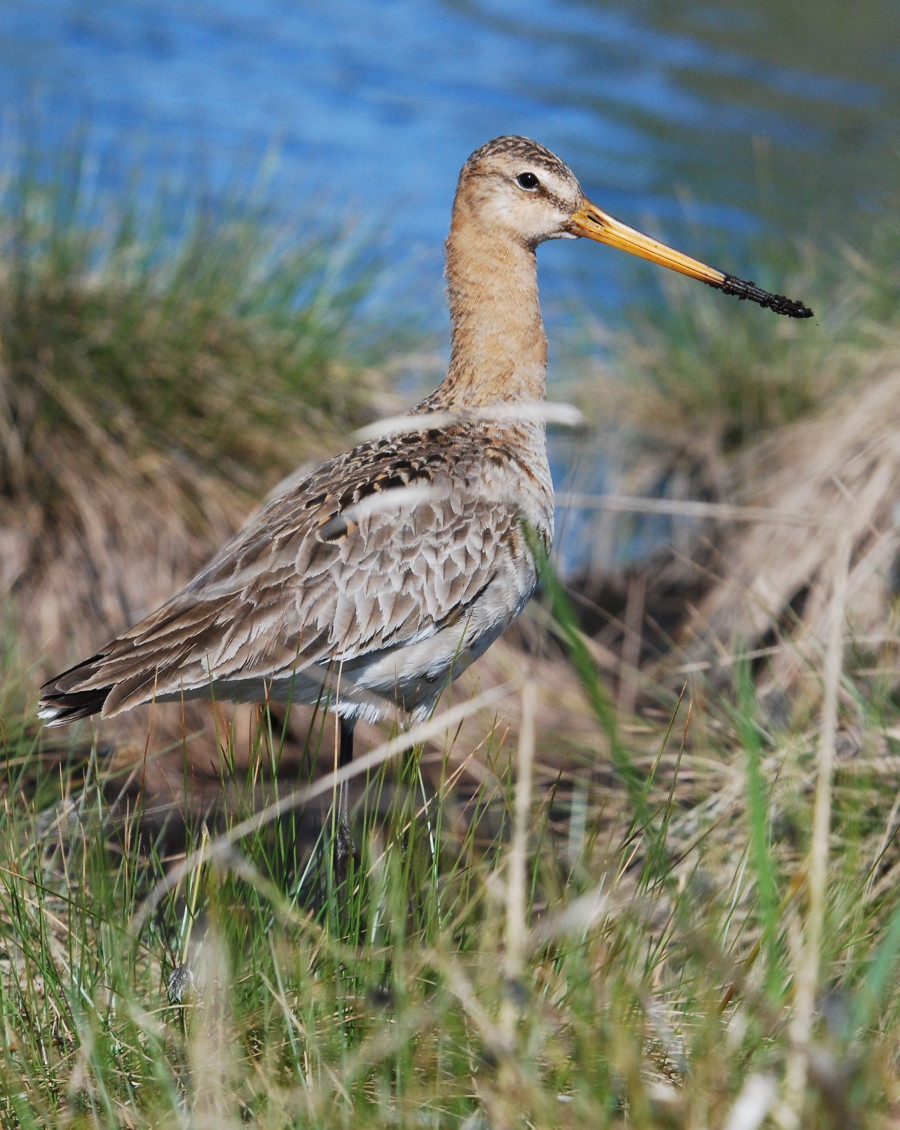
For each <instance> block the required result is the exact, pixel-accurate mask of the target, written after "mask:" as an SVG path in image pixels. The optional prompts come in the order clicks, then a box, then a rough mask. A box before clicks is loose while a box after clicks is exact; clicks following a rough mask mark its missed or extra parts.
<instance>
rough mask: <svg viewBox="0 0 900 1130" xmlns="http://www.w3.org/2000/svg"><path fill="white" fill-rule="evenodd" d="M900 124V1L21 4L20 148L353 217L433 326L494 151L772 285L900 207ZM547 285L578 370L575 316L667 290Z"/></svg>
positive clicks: (627, 281)
mask: <svg viewBox="0 0 900 1130" xmlns="http://www.w3.org/2000/svg"><path fill="white" fill-rule="evenodd" d="M898 123H900V5H898V4H897V3H896V2H895V0H854V3H853V4H848V3H846V2H845V0H819V2H818V3H816V4H815V5H811V4H805V3H799V2H798V0H794V2H791V0H787V2H785V0H739V2H737V0H729V2H725V0H720V2H715V0H708V2H705V3H700V2H692V0H682V2H680V3H677V4H676V3H670V2H665V0H656V2H652V0H619V2H608V3H602V2H596V0H377V2H373V0H329V2H327V3H325V2H322V0H308V2H305V3H303V2H296V0H215V2H212V0H200V2H194V3H188V2H186V0H4V2H3V3H2V4H0V149H2V147H3V145H4V144H8V143H9V142H10V141H11V140H14V139H15V138H16V135H17V134H21V133H22V132H23V131H25V132H28V131H29V130H30V131H32V132H34V133H35V134H36V135H37V136H38V137H39V139H40V144H41V145H42V146H43V147H44V148H45V149H47V150H53V149H55V148H59V147H62V146H65V145H66V144H68V143H70V142H71V139H72V138H73V137H74V136H75V135H77V134H78V133H79V132H80V131H81V132H83V133H84V136H85V139H86V140H85V144H86V145H87V146H88V147H89V149H90V150H91V151H92V152H93V153H95V154H96V155H97V159H98V167H99V168H101V169H103V170H105V174H104V175H106V176H107V177H108V178H109V181H110V183H111V184H114V183H115V171H116V169H117V168H119V169H122V170H126V171H131V170H133V169H134V168H135V167H136V168H138V169H140V170H141V175H142V176H144V175H145V176H146V178H147V179H148V181H149V180H151V179H153V178H154V177H155V176H157V175H158V174H160V173H162V174H166V173H167V171H174V172H175V173H177V175H178V176H180V177H182V178H184V177H187V178H189V179H190V178H196V182H197V184H198V185H202V187H203V191H204V193H211V194H212V195H213V197H215V195H216V194H217V193H220V192H221V193H222V194H228V195H230V196H234V195H238V196H240V194H241V192H247V193H248V194H249V193H251V191H256V192H257V193H260V192H262V193H263V195H265V197H266V199H267V200H269V201H270V202H271V205H272V208H273V209H274V211H275V212H276V213H279V214H281V215H283V216H284V217H291V218H295V219H294V220H293V222H295V223H296V225H297V228H298V230H299V229H301V228H302V226H303V225H304V224H306V223H310V222H315V216H314V214H313V217H312V220H311V218H310V217H311V213H314V212H315V209H316V208H320V209H322V210H323V211H325V212H327V214H328V215H329V216H330V217H334V216H335V215H340V216H342V217H346V219H347V221H348V222H349V223H351V224H355V225H358V226H359V227H360V228H361V229H363V230H364V231H366V232H368V233H369V235H370V236H371V238H373V239H374V240H375V241H376V243H377V244H378V246H379V248H380V249H381V251H382V253H383V255H384V256H385V258H386V259H387V260H389V261H391V262H393V263H395V264H396V266H395V268H394V275H395V276H396V277H403V278H405V279H406V280H412V283H411V284H410V285H408V286H407V287H406V289H405V290H403V291H402V293H403V295H404V298H403V301H404V302H405V303H408V304H409V305H410V306H411V307H416V315H417V317H420V318H421V320H422V323H423V324H424V325H430V326H433V327H444V328H445V321H446V315H445V313H444V307H443V296H442V283H441V269H440V261H441V249H442V242H443V239H444V235H445V233H446V227H447V221H448V216H449V210H450V204H451V200H452V195H453V189H454V185H455V179H456V175H457V172H458V169H459V166H460V164H461V163H462V161H463V160H464V159H465V157H466V156H467V155H468V153H469V152H470V151H471V150H472V149H474V148H475V147H476V146H478V145H480V144H481V143H482V142H484V141H485V140H487V139H488V138H490V137H493V136H495V135H497V134H501V133H524V134H526V135H530V136H532V137H535V138H537V139H538V140H539V141H541V142H543V143H544V144H546V145H548V146H550V147H551V148H552V149H554V150H556V151H557V152H558V153H560V155H561V156H563V157H564V158H565V159H566V160H567V161H568V162H569V163H570V164H571V165H572V166H573V168H574V169H575V171H576V172H577V174H578V175H579V177H580V178H581V180H582V183H583V184H584V186H585V188H586V190H587V191H588V193H589V195H590V196H591V197H592V198H593V199H594V200H595V201H596V202H597V203H599V204H601V205H602V206H603V207H605V208H608V209H609V210H610V211H611V212H613V213H614V214H616V215H619V216H620V218H622V219H624V220H626V221H627V222H629V223H632V224H635V225H639V226H644V227H647V226H650V227H652V228H653V229H654V231H655V232H657V233H659V234H661V235H663V236H664V237H665V238H667V239H668V240H669V241H671V242H673V243H675V244H676V245H678V246H680V247H681V248H682V249H683V250H685V251H687V252H689V253H691V254H693V255H695V256H696V257H698V258H701V259H705V260H707V261H712V262H714V263H715V264H716V265H719V266H721V267H723V268H724V269H726V270H731V271H733V272H734V273H736V274H739V275H743V276H744V277H754V274H755V272H754V266H753V255H754V251H753V246H754V244H753V240H754V239H755V238H756V237H757V236H759V235H760V233H774V234H775V235H776V237H790V236H791V235H792V234H794V233H796V234H798V235H801V236H806V237H807V238H825V239H831V238H833V237H835V236H837V235H840V234H842V233H843V231H844V227H845V222H846V218H847V216H848V215H851V216H854V217H857V216H858V215H859V213H860V212H863V213H864V212H865V211H866V210H875V209H878V208H879V207H882V206H884V203H883V201H884V196H885V194H888V193H891V192H895V188H894V186H895V184H896V182H897V180H898V177H897V164H898V153H900V125H898ZM261 185H262V186H263V187H262V188H261V187H260V186H261ZM236 186H237V188H236ZM541 271H542V296H543V300H544V305H545V311H546V312H547V314H548V320H549V323H550V327H551V341H552V342H553V343H554V344H556V345H557V348H558V342H559V339H560V338H561V337H562V336H563V335H562V332H561V329H560V327H563V328H564V327H565V325H566V322H565V315H564V311H565V309H566V308H567V305H568V304H570V303H571V302H573V300H574V301H576V302H577V304H579V305H580V306H581V307H582V308H583V309H584V308H589V309H590V310H591V311H592V312H595V313H597V314H599V315H600V316H601V317H602V316H604V315H605V316H607V317H614V316H616V310H617V305H616V303H617V296H618V295H619V294H621V293H627V294H633V293H634V292H635V291H636V290H638V289H644V290H646V291H648V292H649V293H650V294H652V293H653V288H654V286H655V283H654V281H653V280H654V277H655V276H654V273H653V271H654V269H653V268H651V267H649V266H647V265H641V264H637V263H636V262H635V261H633V260H631V259H629V258H628V257H625V256H619V255H616V254H615V253H613V252H609V251H608V250H606V249H600V248H598V247H597V246H596V245H587V244H586V243H584V242H582V243H579V244H577V245H573V244H569V243H566V244H564V245H556V246H553V245H549V246H546V247H544V248H542V249H541ZM773 281H774V280H773ZM413 284H414V285H413ZM685 285H692V284H690V283H685ZM800 297H804V296H800ZM555 330H558V331H559V332H554V331H555Z"/></svg>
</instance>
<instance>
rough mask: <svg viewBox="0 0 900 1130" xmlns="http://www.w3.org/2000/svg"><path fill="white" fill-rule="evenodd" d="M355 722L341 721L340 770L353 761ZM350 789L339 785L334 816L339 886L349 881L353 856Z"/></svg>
mask: <svg viewBox="0 0 900 1130" xmlns="http://www.w3.org/2000/svg"><path fill="white" fill-rule="evenodd" d="M354 725H355V721H354V720H352V719H350V720H348V719H346V718H340V719H339V726H340V739H339V744H338V769H339V770H340V769H343V768H344V767H345V766H347V765H349V764H350V762H351V761H352V760H353V727H354ZM348 797H349V788H348V785H347V782H346V781H341V783H340V784H339V785H338V792H337V806H336V809H335V814H334V823H335V828H334V877H335V882H336V883H337V885H338V886H343V884H344V883H345V882H346V879H347V870H348V864H349V861H350V856H351V855H352V854H353V837H352V836H351V834H350V806H349V803H348Z"/></svg>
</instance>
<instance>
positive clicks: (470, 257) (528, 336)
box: [432, 214, 547, 409]
mask: <svg viewBox="0 0 900 1130" xmlns="http://www.w3.org/2000/svg"><path fill="white" fill-rule="evenodd" d="M447 288H448V296H449V302H450V319H451V323H452V332H451V339H450V367H449V369H448V372H447V376H446V378H445V379H444V382H443V384H442V385H441V386H440V388H439V389H438V390H437V392H436V393H435V394H434V399H433V400H432V404H433V406H434V407H438V408H442V409H459V408H466V407H480V408H483V407H487V406H490V405H494V404H497V405H500V404H504V405H510V404H515V403H522V402H529V401H538V400H541V399H542V398H543V396H544V391H545V387H546V376H547V339H546V337H545V335H544V326H543V323H542V321H541V308H540V303H539V301H538V286H537V264H536V260H535V254H534V251H533V250H530V249H529V248H527V247H524V246H522V245H521V244H520V243H516V242H513V241H511V240H504V239H501V238H499V237H498V235H497V233H496V232H494V231H491V230H490V229H488V228H487V227H482V226H480V225H478V224H477V222H472V220H471V218H469V220H468V222H466V223H463V222H461V218H460V217H459V216H458V215H456V214H455V215H454V218H453V223H452V225H451V228H450V235H449V238H448V239H447Z"/></svg>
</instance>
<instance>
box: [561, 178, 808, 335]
mask: <svg viewBox="0 0 900 1130" xmlns="http://www.w3.org/2000/svg"><path fill="white" fill-rule="evenodd" d="M572 233H573V234H574V235H583V236H586V237H587V238H588V239H594V240H596V241H597V242H598V243H608V244H609V245H610V246H611V247H619V248H621V249H622V250H623V251H630V252H631V254H632V255H637V256H638V258H640V259H649V260H650V262H651V263H661V264H662V266H664V267H668V268H669V269H670V270H672V271H679V272H680V273H681V274H683V275H690V277H691V278H692V279H700V280H701V282H705V283H707V284H708V285H709V286H714V287H716V288H717V289H718V290H721V291H722V292H723V293H724V294H734V295H736V296H737V297H738V298H749V299H750V301H751V302H758V303H759V305H760V306H764V307H766V309H768V310H774V311H775V313H776V314H786V315H787V316H788V317H789V318H811V317H812V316H813V312H812V310H810V308H809V307H808V306H805V305H804V304H803V303H802V302H797V301H795V299H793V298H785V297H784V295H782V294H770V293H769V291H767V290H763V289H762V287H760V286H757V285H756V283H754V282H745V281H744V280H743V279H739V278H736V277H735V276H734V275H726V274H724V273H723V272H722V271H717V270H716V269H715V267H707V266H706V264H705V263H701V262H699V260H697V259H692V258H691V257H690V256H689V255H682V253H681V252H680V251H676V250H675V249H674V248H672V247H666V245H665V244H664V243H660V242H659V240H657V239H651V237H650V236H649V235H644V234H643V232H639V231H635V229H634V228H630V227H628V225H627V224H623V223H620V221H619V220H616V219H614V218H613V217H612V216H610V215H609V213H608V212H604V211H603V210H602V209H600V208H598V207H597V205H596V204H592V203H591V202H590V200H585V201H584V203H583V204H582V205H581V207H580V208H579V209H578V211H577V212H576V213H575V215H574V216H573V217H572Z"/></svg>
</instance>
